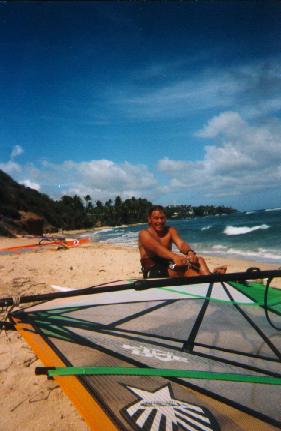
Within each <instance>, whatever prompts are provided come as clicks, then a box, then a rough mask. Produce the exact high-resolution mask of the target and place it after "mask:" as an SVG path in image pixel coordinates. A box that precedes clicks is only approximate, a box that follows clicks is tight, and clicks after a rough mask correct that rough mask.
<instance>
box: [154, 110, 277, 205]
mask: <svg viewBox="0 0 281 431" xmlns="http://www.w3.org/2000/svg"><path fill="white" fill-rule="evenodd" d="M274 124H275V127H271V125H270V124H263V125H252V124H250V123H249V122H247V121H245V120H244V119H243V118H242V117H241V116H240V115H239V113H237V112H224V113H222V114H220V115H218V116H216V117H214V118H212V119H211V120H210V121H209V122H208V123H207V125H206V126H204V127H203V128H202V129H201V130H199V131H198V132H197V136H200V137H202V138H204V139H210V138H212V140H214V142H212V143H210V142H208V145H206V147H205V154H204V158H203V159H202V160H199V161H182V160H180V161H179V160H171V159H167V158H165V159H163V160H160V161H159V163H158V169H159V170H160V171H161V172H162V173H165V174H166V175H167V176H168V177H169V186H170V191H171V192H172V191H173V192H175V191H176V190H178V189H182V190H186V193H187V195H188V196H190V195H195V194H200V196H201V197H202V198H203V197H209V198H210V199H216V198H217V197H229V196H243V195H245V194H247V193H261V192H266V191H267V190H270V189H273V188H275V187H280V186H281V129H280V126H281V124H280V123H279V124H277V120H276V121H275V123H274Z"/></svg>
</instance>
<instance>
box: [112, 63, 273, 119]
mask: <svg viewBox="0 0 281 431" xmlns="http://www.w3.org/2000/svg"><path fill="white" fill-rule="evenodd" d="M178 63H179V62H178V61H176V60H175V62H174V65H172V64H171V63H167V64H166V65H164V64H151V66H150V68H149V69H148V68H146V69H144V70H140V71H139V73H138V75H139V79H136V78H135V75H137V73H135V74H134V77H133V78H132V77H131V80H130V79H128V76H126V83H125V84H124V85H123V87H122V91H120V88H121V84H120V83H118V87H117V88H111V89H110V91H109V90H108V91H109V92H108V93H107V95H106V99H107V102H109V105H110V106H111V107H112V108H113V109H115V110H118V112H119V114H121V115H123V116H125V117H127V118H134V119H142V120H147V119H149V120H161V119H167V118H168V119H174V118H181V119H182V118H185V117H187V116H188V115H190V113H194V112H200V111H203V110H207V109H216V110H230V109H231V110H233V111H239V112H241V113H243V116H244V117H245V118H252V117H258V116H262V115H268V114H272V113H275V112H280V110H281V75H280V72H279V70H280V59H279V58H270V59H268V60H267V62H266V63H265V62H264V61H255V62H252V63H248V64H243V65H240V64H237V65H236V66H232V67H231V68H222V67H220V68H216V67H209V68H208V69H206V68H204V69H203V68H201V67H199V66H198V65H197V67H196V68H195V69H194V72H193V68H192V66H190V65H187V66H186V73H184V72H183V70H185V68H184V66H181V68H180V73H179V70H178ZM173 67H174V69H173ZM195 70H196V72H195ZM149 72H150V73H149ZM152 77H153V79H152Z"/></svg>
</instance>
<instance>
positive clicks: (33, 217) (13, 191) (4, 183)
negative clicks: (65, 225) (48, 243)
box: [0, 170, 58, 236]
mask: <svg viewBox="0 0 281 431" xmlns="http://www.w3.org/2000/svg"><path fill="white" fill-rule="evenodd" d="M57 222H58V219H57V211H56V203H55V202H54V201H53V200H52V199H50V198H49V197H48V196H47V195H45V194H43V193H39V192H38V191H36V190H33V189H31V188H29V187H25V186H24V185H21V184H18V183H17V182H16V181H14V180H13V179H12V178H11V177H10V176H9V175H7V174H6V173H5V172H3V171H1V170H0V235H5V236H14V235H16V234H42V233H43V231H44V232H48V231H49V232H50V231H56V230H57V228H58V223H57Z"/></svg>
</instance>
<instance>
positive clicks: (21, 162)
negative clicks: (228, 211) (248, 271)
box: [0, 0, 281, 209]
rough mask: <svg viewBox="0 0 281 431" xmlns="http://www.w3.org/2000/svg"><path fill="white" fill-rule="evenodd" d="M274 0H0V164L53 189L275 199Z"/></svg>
mask: <svg viewBox="0 0 281 431" xmlns="http://www.w3.org/2000/svg"><path fill="white" fill-rule="evenodd" d="M280 22H281V3H280V2H279V1H270V0H268V1H249V2H247V1H200V0H198V1H186V2H180V1H174V2H114V1H112V2H90V1H88V2H82V1H77V2H75V1H71V2H67V1H64V2H45V1H41V2H40V1H38V2H36V1H30V2H28V1H27V2H5V1H1V2H0V58H1V63H0V169H2V170H4V171H5V172H7V173H8V174H9V175H11V176H12V177H13V178H14V179H15V180H17V181H19V182H21V183H23V184H25V185H28V186H30V187H33V188H36V189H38V190H40V191H41V192H44V193H47V194H49V195H50V196H52V197H54V198H59V197H60V196H62V195H63V194H71V195H73V194H79V195H81V196H85V195H87V194H89V195H91V197H92V199H93V201H95V200H97V199H100V200H103V201H104V200H106V199H109V198H114V197H115V196H117V195H120V196H121V197H122V198H127V197H131V196H136V197H143V198H147V199H149V200H151V201H152V202H154V203H162V204H177V203H179V204H192V205H200V204H215V205H218V204H222V205H231V206H233V207H235V208H237V209H257V208H264V207H276V206H280V203H281V199H280V198H281V196H280V185H281V119H280V114H281V62H280V60H281V51H280V47H281V33H280Z"/></svg>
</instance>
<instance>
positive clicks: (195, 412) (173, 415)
mask: <svg viewBox="0 0 281 431" xmlns="http://www.w3.org/2000/svg"><path fill="white" fill-rule="evenodd" d="M126 387H127V389H128V390H129V391H130V392H132V393H133V394H134V395H136V396H137V398H138V400H137V401H136V402H134V403H132V404H130V405H129V406H127V407H126V408H124V409H123V410H122V412H121V413H122V414H123V416H124V417H125V418H126V420H127V421H128V422H129V423H130V424H131V426H132V427H133V429H134V430H136V431H160V430H161V431H195V430H196V431H201V430H202V431H219V429H220V428H219V425H218V423H217V421H216V419H215V418H214V416H213V415H212V414H211V412H209V410H207V409H206V408H204V407H200V406H197V405H195V404H190V403H187V402H184V401H180V400H177V399H176V398H174V395H173V391H172V387H171V385H170V384H168V385H165V386H163V387H162V388H160V389H157V390H156V391H155V392H149V391H145V390H142V389H138V388H133V387H131V386H126Z"/></svg>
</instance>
